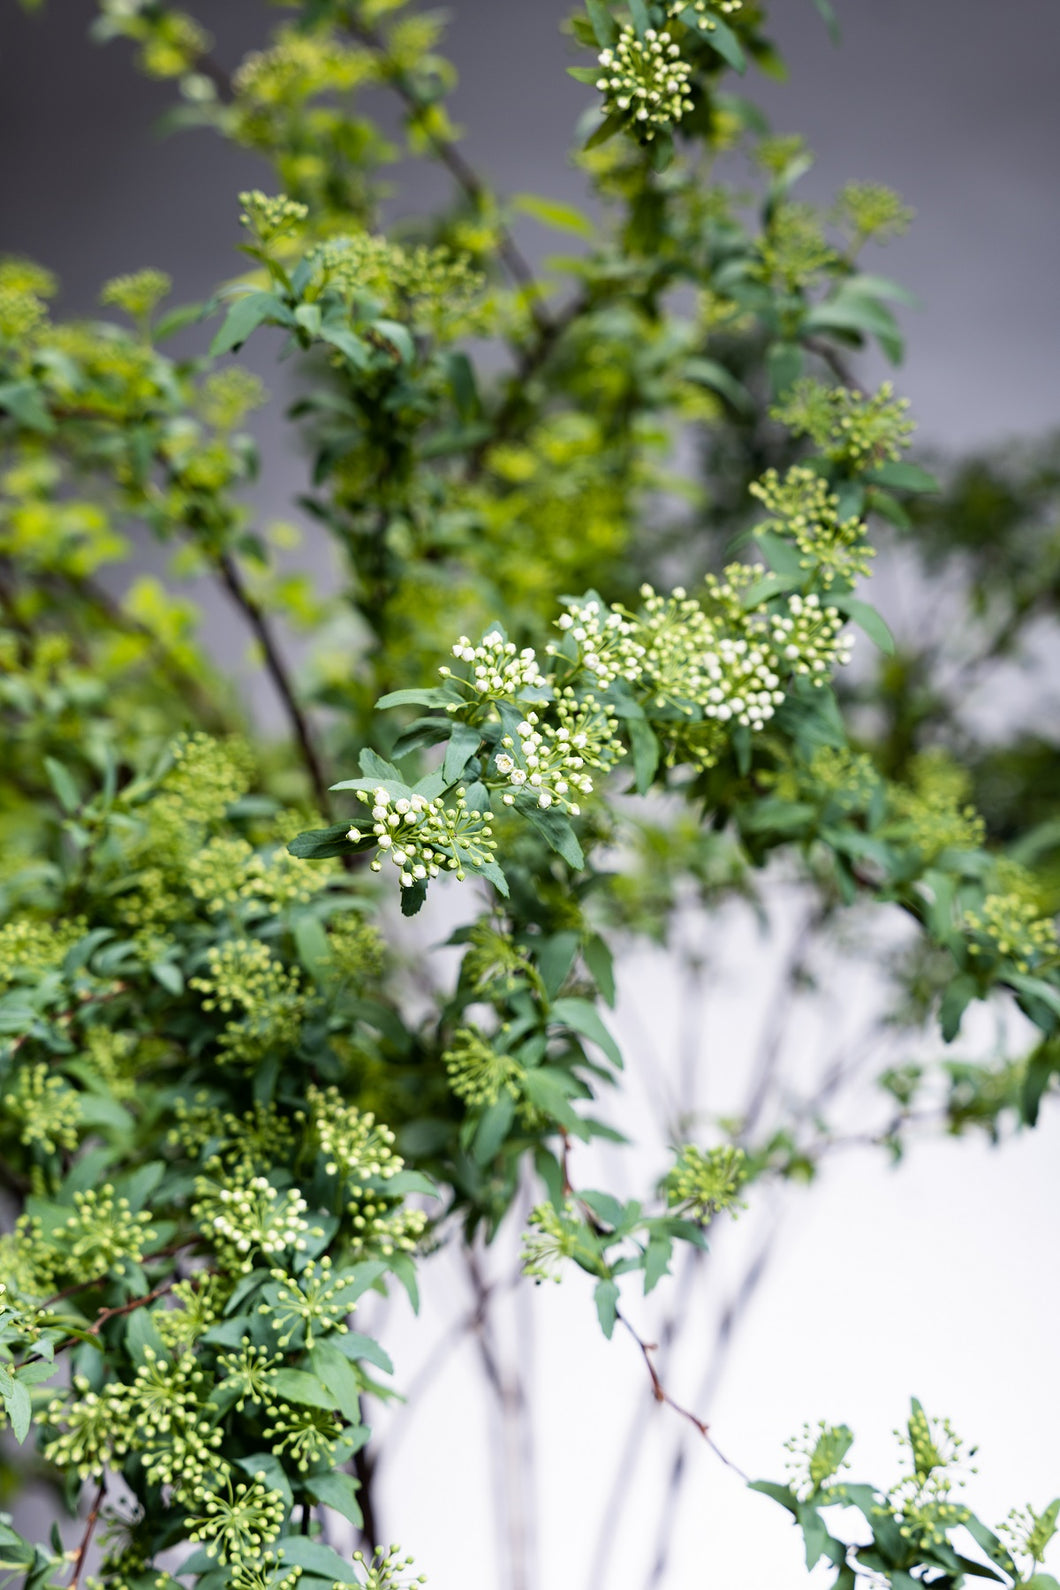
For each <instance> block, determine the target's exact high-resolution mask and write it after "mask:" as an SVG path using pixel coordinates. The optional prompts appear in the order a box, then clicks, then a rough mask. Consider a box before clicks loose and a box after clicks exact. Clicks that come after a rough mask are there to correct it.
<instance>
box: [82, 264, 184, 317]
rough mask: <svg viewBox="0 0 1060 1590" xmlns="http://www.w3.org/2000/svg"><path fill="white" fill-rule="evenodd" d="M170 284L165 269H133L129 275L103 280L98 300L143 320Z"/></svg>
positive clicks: (170, 286) (156, 304) (168, 288)
mask: <svg viewBox="0 0 1060 1590" xmlns="http://www.w3.org/2000/svg"><path fill="white" fill-rule="evenodd" d="M172 286H173V282H172V279H171V278H170V277H169V276H167V275H166V273H165V271H156V270H143V271H135V272H134V273H133V274H132V275H130V276H113V277H111V279H110V281H108V282H104V284H103V290H102V292H101V293H100V295H99V301H100V303H101V304H108V305H110V304H113V306H114V307H115V308H116V309H124V311H125V313H126V314H127V315H129V316H130V317H131V318H132V319H133V320H136V321H143V320H146V319H148V317H149V316H150V314H151V312H152V310H154V309H157V307H158V305H159V304H160V303H161V302H162V300H163V298H166V297H167V296H168V295H169V292H170V289H171V288H172Z"/></svg>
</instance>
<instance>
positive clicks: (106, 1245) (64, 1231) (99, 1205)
mask: <svg viewBox="0 0 1060 1590" xmlns="http://www.w3.org/2000/svg"><path fill="white" fill-rule="evenodd" d="M150 1225H151V1216H150V1215H149V1214H148V1213H147V1211H146V1210H144V1211H142V1212H141V1213H140V1214H137V1215H134V1214H133V1212H132V1210H131V1209H130V1207H129V1200H128V1199H127V1198H116V1197H115V1195H114V1188H113V1187H112V1186H111V1185H110V1183H109V1182H108V1183H105V1184H104V1185H103V1186H102V1187H100V1188H98V1189H97V1188H94V1187H93V1188H89V1189H88V1191H87V1192H76V1193H74V1213H73V1214H72V1215H68V1216H67V1218H66V1220H65V1221H64V1222H63V1224H62V1225H61V1226H59V1227H58V1228H57V1230H56V1231H55V1232H54V1233H53V1234H52V1242H53V1244H54V1245H55V1246H57V1247H61V1249H62V1251H63V1254H64V1257H63V1260H62V1265H63V1271H64V1273H65V1272H67V1271H69V1273H71V1274H72V1275H78V1276H81V1275H84V1276H93V1275H100V1274H103V1273H109V1274H111V1275H124V1274H125V1268H126V1265H127V1264H128V1263H133V1264H138V1263H139V1262H140V1260H141V1259H142V1258H143V1254H144V1240H145V1238H146V1236H147V1232H148V1228H149V1226H150Z"/></svg>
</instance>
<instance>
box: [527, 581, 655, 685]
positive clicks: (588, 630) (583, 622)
mask: <svg viewBox="0 0 1060 1590" xmlns="http://www.w3.org/2000/svg"><path fill="white" fill-rule="evenodd" d="M556 628H557V629H560V630H562V631H563V633H564V635H569V636H570V638H571V639H572V640H573V641H574V642H575V644H576V645H577V647H578V664H579V666H580V667H582V668H586V669H588V671H589V672H590V673H591V674H594V675H595V676H596V679H597V681H598V683H599V685H600V688H601V689H602V690H606V688H607V687H608V685H611V684H614V682H615V680H616V679H625V680H626V681H627V683H629V684H636V683H637V682H638V680H639V679H640V674H641V659H642V658H643V656H644V647H643V646H642V645H641V644H640V643H639V641H638V640H637V639H636V634H637V626H636V623H635V622H634V621H633V620H632V619H631V618H628V617H626V615H625V614H623V613H622V612H621V611H620V610H619V609H618V608H615V607H612V608H605V607H602V606H601V604H600V603H599V602H597V601H595V600H590V601H588V602H584V603H582V604H578V603H577V602H571V603H569V604H568V609H567V612H565V613H561V614H560V616H559V618H558V619H557V620H556ZM558 651H559V648H558V646H555V645H550V646H549V647H548V654H549V656H551V657H554V656H556V655H557V653H558Z"/></svg>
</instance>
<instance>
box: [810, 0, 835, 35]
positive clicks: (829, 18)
mask: <svg viewBox="0 0 1060 1590" xmlns="http://www.w3.org/2000/svg"><path fill="white" fill-rule="evenodd" d="M813 4H814V9H815V10H816V12H817V14H818V16H819V17H820V18H821V20H822V21H823V22H824V25H825V27H826V28H827V29H828V37H829V38H830V39H831V41H832V43H833V44H838V43H839V37H840V35H839V19H838V17H837V16H836V14H835V12H834V11H833V10H832V6H831V0H813Z"/></svg>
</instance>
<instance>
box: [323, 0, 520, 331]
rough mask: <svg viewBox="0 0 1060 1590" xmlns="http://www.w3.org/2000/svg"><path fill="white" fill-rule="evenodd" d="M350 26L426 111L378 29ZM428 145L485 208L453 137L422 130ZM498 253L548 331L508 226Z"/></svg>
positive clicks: (414, 108)
mask: <svg viewBox="0 0 1060 1590" xmlns="http://www.w3.org/2000/svg"><path fill="white" fill-rule="evenodd" d="M347 27H348V29H349V32H350V33H351V34H352V36H353V37H354V38H355V39H357V40H359V42H360V43H361V44H364V45H365V46H366V47H367V48H368V49H370V50H373V51H374V52H375V53H376V54H377V55H378V56H379V57H380V59H381V60H382V61H383V62H384V63H385V64H386V66H387V67H388V69H389V74H388V80H389V83H390V85H391V87H392V88H393V90H394V92H395V93H396V94H397V96H398V98H399V99H400V100H401V101H402V103H403V104H404V105H405V107H406V109H408V110H409V111H411V112H412V113H413V114H414V115H418V114H419V113H420V112H422V111H423V110H424V108H425V107H424V103H423V100H422V99H421V98H420V96H419V94H418V93H417V92H416V89H415V88H414V87H413V85H412V83H411V82H410V81H409V78H408V75H407V74H406V73H405V72H404V71H402V69H401V68H400V67H399V66H398V65H397V63H396V62H395V61H394V60H393V58H392V57H391V56H390V54H389V52H388V51H387V47H386V42H385V40H384V39H383V38H382V37H381V36H380V34H379V33H377V32H376V30H375V29H374V28H371V27H368V26H367V25H366V24H365V23H363V22H356V21H353V20H352V19H351V20H350V21H348V23H347ZM422 130H423V132H424V134H425V136H426V139H427V142H428V143H429V144H430V146H431V149H432V150H433V151H434V154H435V155H436V157H437V158H438V160H439V161H440V162H441V164H442V165H443V166H444V167H445V168H446V170H447V171H448V172H449V174H450V176H451V177H452V178H453V180H454V182H455V183H456V184H457V186H458V187H459V188H460V190H461V191H462V192H463V194H464V196H465V197H466V198H467V199H468V200H469V201H470V203H471V204H472V205H474V207H475V208H476V209H477V210H481V209H482V208H483V207H484V201H485V199H486V197H487V188H486V185H485V183H484V182H483V181H482V178H481V177H480V176H479V174H478V172H477V171H476V170H475V168H474V167H473V166H472V165H471V164H470V163H469V162H468V160H467V159H466V158H465V156H464V155H463V154H462V152H461V151H460V149H459V147H458V146H457V145H456V144H455V143H454V142H453V140H452V139H451V138H443V137H440V136H439V135H438V134H437V133H433V132H431V131H429V129H426V128H424V129H422ZM497 253H498V256H499V257H500V259H501V261H502V263H503V264H504V266H505V268H506V270H507V271H508V274H509V276H511V278H512V280H513V281H514V282H515V283H516V285H517V286H519V287H521V288H522V289H523V291H524V292H525V293H526V294H527V296H528V299H529V302H530V313H531V315H532V316H533V319H534V322H535V324H536V325H537V327H538V329H539V330H544V328H545V327H547V326H549V325H550V323H551V322H550V317H549V315H548V314H547V312H546V310H545V309H544V307H543V305H542V303H541V288H540V285H539V283H538V281H537V278H536V277H535V275H534V272H533V268H532V267H531V265H530V262H529V261H528V260H527V258H526V256H525V255H524V254H523V252H522V250H521V249H520V248H519V246H518V244H517V243H516V242H515V239H514V238H513V237H512V235H511V233H510V232H509V231H508V229H507V227H504V226H502V227H500V228H499V230H498V235H497Z"/></svg>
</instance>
